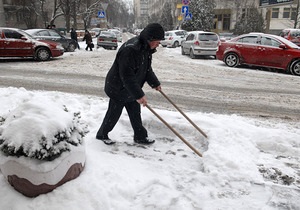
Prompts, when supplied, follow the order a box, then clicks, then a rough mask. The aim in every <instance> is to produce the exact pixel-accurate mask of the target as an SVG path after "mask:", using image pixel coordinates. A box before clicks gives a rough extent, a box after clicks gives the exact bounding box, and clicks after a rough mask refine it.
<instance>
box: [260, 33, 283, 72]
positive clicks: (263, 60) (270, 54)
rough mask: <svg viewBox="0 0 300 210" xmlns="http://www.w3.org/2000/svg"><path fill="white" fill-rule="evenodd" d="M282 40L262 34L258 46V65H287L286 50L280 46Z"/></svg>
mask: <svg viewBox="0 0 300 210" xmlns="http://www.w3.org/2000/svg"><path fill="white" fill-rule="evenodd" d="M280 44H281V42H280V41H278V40H276V39H273V38H272V37H265V36H262V37H261V38H260V42H259V45H258V46H257V53H256V54H257V55H258V56H257V60H258V65H261V66H269V67H277V68H278V67H280V68H282V67H283V68H284V66H285V65H286V64H285V63H286V62H285V61H286V59H287V58H286V52H285V51H284V50H283V49H282V48H280V47H279V45H280Z"/></svg>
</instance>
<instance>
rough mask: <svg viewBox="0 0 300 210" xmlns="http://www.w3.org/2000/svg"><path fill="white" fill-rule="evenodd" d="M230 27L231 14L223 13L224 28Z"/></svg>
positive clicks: (226, 29) (225, 29)
mask: <svg viewBox="0 0 300 210" xmlns="http://www.w3.org/2000/svg"><path fill="white" fill-rule="evenodd" d="M229 29H230V14H224V15H223V30H224V31H228V30H229Z"/></svg>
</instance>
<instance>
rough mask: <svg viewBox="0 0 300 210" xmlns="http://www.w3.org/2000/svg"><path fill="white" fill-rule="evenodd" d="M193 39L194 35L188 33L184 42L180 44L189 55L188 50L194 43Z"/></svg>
mask: <svg viewBox="0 0 300 210" xmlns="http://www.w3.org/2000/svg"><path fill="white" fill-rule="evenodd" d="M194 38H195V34H193V33H190V34H189V35H188V36H187V37H186V40H185V41H183V42H182V46H183V49H184V52H185V53H190V48H191V45H192V43H194Z"/></svg>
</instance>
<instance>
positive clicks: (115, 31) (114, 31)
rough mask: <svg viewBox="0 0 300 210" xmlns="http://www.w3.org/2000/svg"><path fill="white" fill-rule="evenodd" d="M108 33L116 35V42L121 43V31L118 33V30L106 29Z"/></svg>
mask: <svg viewBox="0 0 300 210" xmlns="http://www.w3.org/2000/svg"><path fill="white" fill-rule="evenodd" d="M108 31H110V32H113V33H114V34H116V37H117V40H118V42H122V32H121V31H119V30H118V29H108Z"/></svg>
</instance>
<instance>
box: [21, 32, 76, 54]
mask: <svg viewBox="0 0 300 210" xmlns="http://www.w3.org/2000/svg"><path fill="white" fill-rule="evenodd" d="M25 32H26V33H28V34H30V35H31V36H33V37H34V38H35V39H37V40H51V41H54V42H59V43H61V45H62V46H63V48H64V49H65V52H74V51H75V49H76V48H77V43H76V41H75V40H73V39H71V38H67V37H65V36H63V35H61V34H60V33H58V32H57V31H56V30H53V29H28V30H25Z"/></svg>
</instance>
